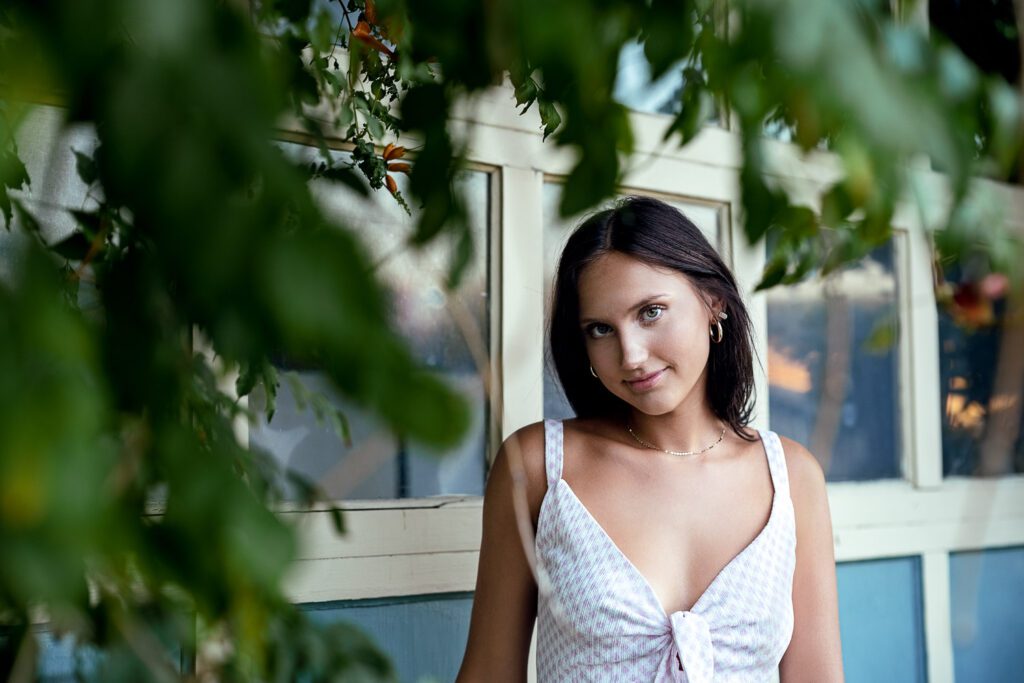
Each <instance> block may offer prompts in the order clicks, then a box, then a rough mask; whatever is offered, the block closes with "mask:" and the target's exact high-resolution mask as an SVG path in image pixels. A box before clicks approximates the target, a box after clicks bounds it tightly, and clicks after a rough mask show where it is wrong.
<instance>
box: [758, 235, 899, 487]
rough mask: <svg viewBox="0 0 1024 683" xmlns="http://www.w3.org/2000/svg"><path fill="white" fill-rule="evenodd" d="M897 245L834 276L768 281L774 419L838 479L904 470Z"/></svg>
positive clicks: (889, 474)
mask: <svg viewBox="0 0 1024 683" xmlns="http://www.w3.org/2000/svg"><path fill="white" fill-rule="evenodd" d="M896 312H897V288H896V277H895V274H894V272H893V261H892V246H891V244H890V245H887V246H884V247H880V248H878V249H876V250H875V251H874V252H873V253H872V254H871V255H869V256H868V257H866V258H864V259H863V260H861V261H860V262H859V263H858V264H857V265H855V266H852V267H849V268H847V269H845V270H843V271H841V272H838V273H836V274H834V275H833V276H830V277H829V278H827V279H826V280H824V281H821V280H813V281H806V282H802V283H800V284H798V285H793V286H790V287H775V288H773V289H771V290H769V291H768V405H769V414H770V421H771V428H772V430H773V431H776V432H778V433H779V434H781V435H783V436H787V437H789V438H791V439H794V440H795V441H798V442H800V443H802V444H804V445H805V446H807V447H808V448H809V449H810V451H811V452H812V453H814V455H815V456H816V457H817V458H818V460H819V461H820V462H821V465H822V468H823V469H824V470H825V473H826V476H827V478H828V480H829V481H844V480H864V479H885V478H894V477H899V476H900V451H901V449H900V434H899V392H898V380H899V372H898V370H899V366H898V358H897V346H896V344H895V343H893V342H894V340H895V336H896V335H895V316H896Z"/></svg>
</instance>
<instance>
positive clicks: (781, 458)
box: [761, 430, 789, 496]
mask: <svg viewBox="0 0 1024 683" xmlns="http://www.w3.org/2000/svg"><path fill="white" fill-rule="evenodd" d="M761 441H762V442H764V450H765V453H767V454H768V469H769V470H770V471H771V475H772V486H774V487H775V491H776V492H777V493H780V494H785V495H787V496H788V495H789V470H787V469H786V454H785V452H784V451H783V450H782V441H780V440H779V435H778V434H776V433H775V432H773V431H769V430H765V431H762V432H761Z"/></svg>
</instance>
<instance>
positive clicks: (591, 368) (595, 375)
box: [590, 365, 597, 379]
mask: <svg viewBox="0 0 1024 683" xmlns="http://www.w3.org/2000/svg"><path fill="white" fill-rule="evenodd" d="M590 374H591V375H593V376H594V379H597V373H596V372H594V366H593V365H591V366H590Z"/></svg>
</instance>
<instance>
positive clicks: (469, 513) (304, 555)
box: [279, 476, 1024, 611]
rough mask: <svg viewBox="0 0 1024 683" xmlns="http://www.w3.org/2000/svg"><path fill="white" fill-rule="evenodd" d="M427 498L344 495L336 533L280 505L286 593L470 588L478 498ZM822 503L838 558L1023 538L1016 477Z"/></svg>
mask: <svg viewBox="0 0 1024 683" xmlns="http://www.w3.org/2000/svg"><path fill="white" fill-rule="evenodd" d="M428 500H430V501H431V502H433V504H434V506H433V507H428V508H424V507H410V508H406V509H403V508H400V507H392V508H383V509H381V508H377V509H373V508H366V507H362V508H360V507H357V506H353V505H351V504H346V505H345V506H343V507H344V508H345V509H346V510H345V520H346V525H347V529H348V531H347V533H346V535H345V536H338V535H337V534H336V533H335V531H334V528H333V526H332V524H331V521H330V515H329V513H327V512H325V511H317V512H282V513H279V514H280V515H281V516H282V518H283V519H285V521H287V522H288V523H290V524H294V525H295V526H296V528H297V530H298V533H299V538H300V553H299V558H300V559H299V562H298V563H297V564H296V567H295V569H294V571H293V573H292V574H291V575H290V576H289V578H288V581H287V582H286V590H287V591H288V595H289V597H290V598H291V599H293V600H295V601H297V602H313V601H323V600H343V599H353V598H376V597H387V596H397V595H416V594H424V593H436V592H447V591H471V590H473V588H474V586H475V583H476V557H477V554H478V549H479V543H480V533H481V507H482V499H480V498H459V497H439V498H438V499H436V500H434V499H428ZM417 502H419V503H422V502H424V501H417ZM829 504H830V506H831V511H832V523H833V529H834V539H835V548H836V559H837V561H840V562H846V561H852V560H866V559H876V558H883V557H902V556H908V555H922V554H927V553H942V554H945V553H948V552H954V551H960V550H976V549H980V548H992V547H1001V546H1016V545H1024V476H1014V477H1007V478H1003V479H991V480H988V479H984V480H973V479H966V478H954V479H947V480H945V481H944V482H943V483H942V485H941V486H940V487H938V488H934V489H927V490H922V489H916V488H914V486H913V485H911V484H910V483H908V482H901V481H891V482H872V483H865V484H853V483H849V484H847V483H843V484H831V485H829ZM931 580H932V581H933V588H934V581H935V577H932V578H931ZM936 590H937V589H936ZM935 595H936V593H934V592H926V593H925V596H926V600H925V609H926V610H932V611H935V610H941V608H942V606H941V605H936V604H934V603H933V602H931V600H932V599H933V598H934V597H935Z"/></svg>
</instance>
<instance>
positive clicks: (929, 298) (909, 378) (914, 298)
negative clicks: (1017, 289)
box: [900, 229, 942, 488]
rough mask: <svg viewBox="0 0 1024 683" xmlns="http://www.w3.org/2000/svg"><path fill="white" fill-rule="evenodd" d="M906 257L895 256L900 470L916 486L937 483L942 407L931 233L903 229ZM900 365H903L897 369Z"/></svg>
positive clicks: (938, 480)
mask: <svg viewBox="0 0 1024 683" xmlns="http://www.w3.org/2000/svg"><path fill="white" fill-rule="evenodd" d="M904 243H905V244H906V247H907V248H906V252H907V254H906V258H905V260H901V261H900V266H901V267H902V269H903V272H904V276H903V277H902V278H901V281H900V285H901V286H900V294H901V299H902V301H901V302H900V320H901V321H902V322H901V324H902V326H903V330H901V334H900V346H901V354H900V367H901V371H900V376H901V382H905V384H903V385H902V386H901V387H900V393H901V398H902V400H903V403H902V405H901V406H900V408H901V419H900V427H901V430H902V431H903V434H904V436H903V443H904V448H905V449H907V450H906V451H905V454H906V455H905V457H904V462H905V463H906V464H908V465H909V467H905V468H904V473H905V476H906V477H907V478H908V479H909V480H910V481H912V482H913V483H914V484H915V485H917V486H919V487H921V488H934V487H937V486H940V485H941V484H942V407H941V406H940V405H939V404H940V400H939V397H941V396H942V388H941V386H940V380H939V313H938V309H937V307H936V303H935V292H934V285H933V276H932V247H931V238H930V235H929V234H928V233H927V232H925V231H924V230H920V229H918V230H913V231H910V233H909V234H907V235H906V238H905V240H904ZM902 368H905V370H904V369H902Z"/></svg>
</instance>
